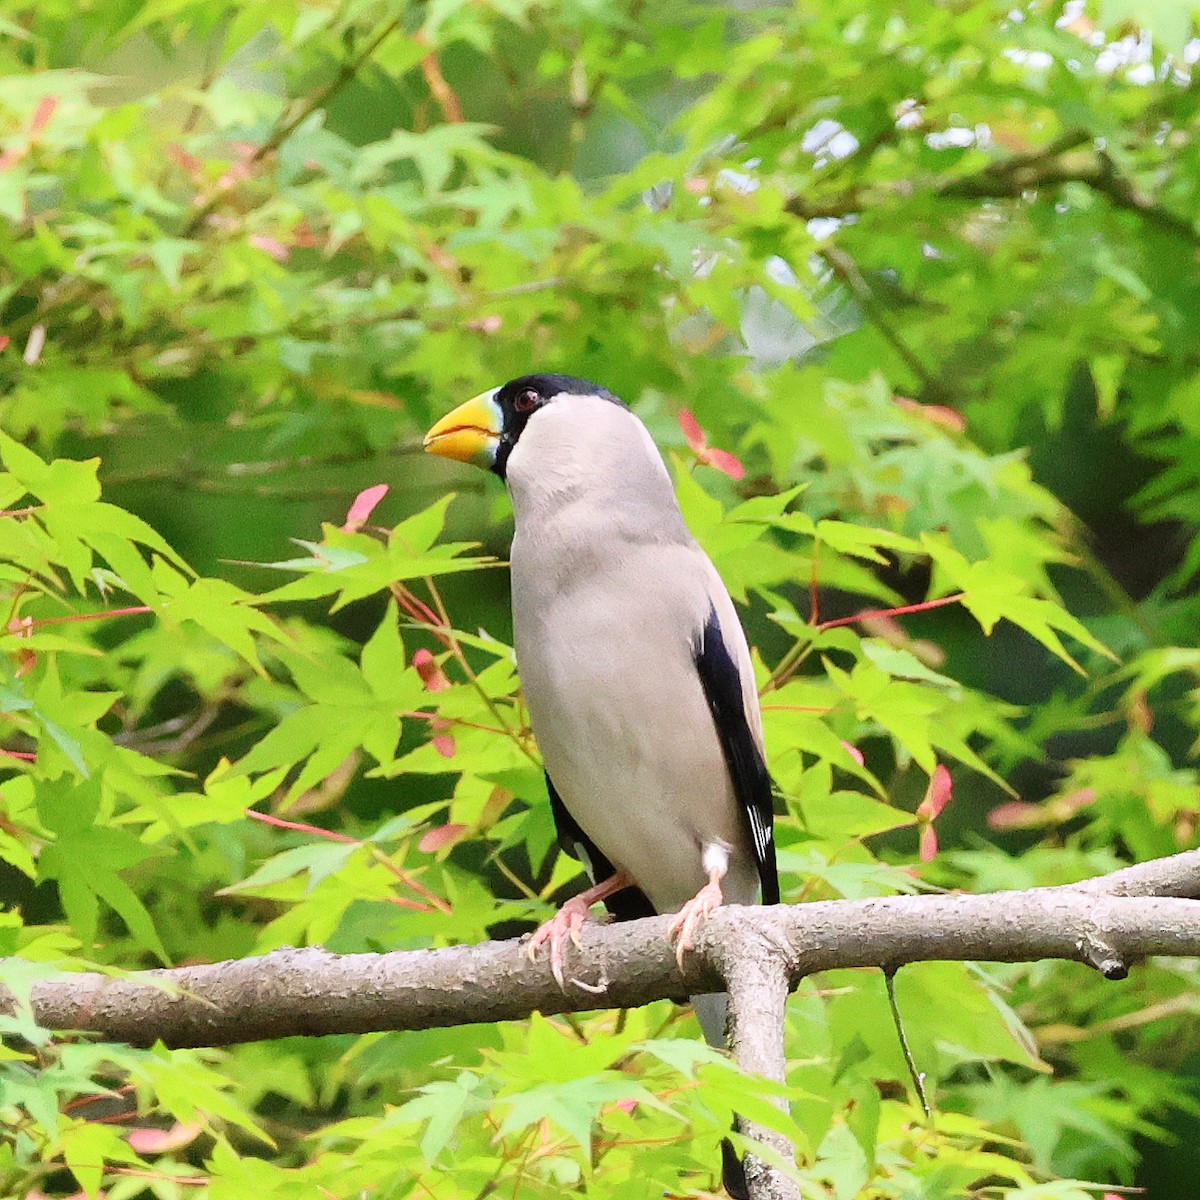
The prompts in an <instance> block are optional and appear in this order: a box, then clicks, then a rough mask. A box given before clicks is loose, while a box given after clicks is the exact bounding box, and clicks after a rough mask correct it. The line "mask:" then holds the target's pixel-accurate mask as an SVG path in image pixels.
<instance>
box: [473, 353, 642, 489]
mask: <svg viewBox="0 0 1200 1200" xmlns="http://www.w3.org/2000/svg"><path fill="white" fill-rule="evenodd" d="M557 396H599V397H600V399H601V400H607V401H609V403H610V404H619V405H620V406H621V407H622V408H626V407H627V405H626V404H625V402H624V401H623V400H619V399H618V398H617V397H616V396H614V395H613V394H612V392H610V391H609V390H608V389H607V388H602V387H601V386H600V385H599V384H598V383H590V382H589V381H588V380H586V379H577V378H576V377H575V376H574V375H521V376H518V377H517V378H516V379H511V380H509V382H508V383H506V384H505V385H504V386H503V387H501V388H497V390H496V393H495V396H494V402H495V404H496V406H497V407H498V408H499V409H500V412H501V414H502V420H503V425H502V430H503V432H502V433H501V436H500V445H499V446H498V447H497V449H496V457H495V460H494V461H493V463H492V470H493V471H495V472H496V474H497V475H499V476H500V478H501V479H503V478H504V477H505V472H506V470H507V466H508V456H509V455H510V454H511V453H512V449H513V447H514V446H515V445H516V444H517V441H518V439H519V438H520V436H521V434H522V432H523V431H524V429H525V426H526V425H527V424H528V423H529V418H530V417H532V416H533V414H534V413H535V412H537V411H538V409H540V408H544V407H545V406H546V405H547V404H549V403H550V402H551V401H552V400H553V399H555V397H557Z"/></svg>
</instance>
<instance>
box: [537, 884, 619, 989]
mask: <svg viewBox="0 0 1200 1200" xmlns="http://www.w3.org/2000/svg"><path fill="white" fill-rule="evenodd" d="M632 886H633V880H632V879H630V878H629V876H628V875H626V874H625V872H624V871H618V872H617V873H616V874H615V875H613V876H611V877H610V878H608V879H605V880H602V881H601V882H600V883H597V884H594V885H593V886H592V887H590V888H588V889H587V891H584V892H580V893H579V895H578V896H572V897H571V899H570V900H568V901H567V902H566V904H564V905H563V906H562V908H560V909H559V910H558V912H556V913H555V914H554V916H553V917H551V918H550V920H549V921H547V922H545V924H543V925H539V926H538V927H537V929H536V930H535V931H534V934H533V936H532V937H531V938H530V939H529V945H527V946H526V947H525V953H526V954H528V955H529V958H530V960H531V961H534V962H536V961H537V954H538V951H539V950H540V949H541V948H542V944H543V943H544V942H549V943H550V970H551V972H552V973H553V975H554V978H555V980H556V981H557V982H558V986H559V987H560V988H561V987H563V986H564V983H563V947H564V946H565V945H566V943H567V939H568V938H570V939H571V941H573V942H574V943H575V945H576V946H578V945H579V931H580V929H582V928H583V923H584V921H585V920H586V919H587V916H588V909H589V908H591V907H592V905H593V904H598V903H599V902H600V901H601V900H605V899H607V898H608V897H609V896H611V895H612V894H613V893H614V892H619V891H621V890H622V889H623V888H627V887H632Z"/></svg>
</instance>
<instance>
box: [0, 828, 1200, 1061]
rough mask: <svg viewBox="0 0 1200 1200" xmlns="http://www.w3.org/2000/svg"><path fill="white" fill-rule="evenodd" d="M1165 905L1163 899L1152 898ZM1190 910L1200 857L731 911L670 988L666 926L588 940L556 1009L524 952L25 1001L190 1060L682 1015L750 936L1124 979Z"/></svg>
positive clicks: (319, 968)
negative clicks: (665, 1001) (1076, 968)
mask: <svg viewBox="0 0 1200 1200" xmlns="http://www.w3.org/2000/svg"><path fill="white" fill-rule="evenodd" d="M1160 889H1161V890H1162V891H1164V892H1166V893H1168V895H1167V896H1157V895H1154V894H1153V893H1154V892H1155V891H1157V890H1160ZM1111 892H1116V893H1122V892H1127V893H1133V894H1128V895H1123V894H1110V893H1111ZM1194 894H1200V851H1192V852H1190V853H1188V854H1181V855H1176V856H1175V857H1173V858H1168V859H1162V860H1159V861H1158V862H1155V863H1145V864H1142V865H1141V866H1139V867H1131V868H1128V869H1127V870H1125V871H1119V872H1116V873H1114V874H1113V875H1111V876H1107V877H1102V878H1100V879H1097V880H1091V881H1089V882H1088V883H1086V884H1082V885H1075V886H1072V887H1058V888H1043V889H1034V890H1031V891H1024V892H999V893H995V894H992V895H985V896H966V895H948V896H891V897H886V898H882V899H876V900H856V901H822V902H818V903H813V904H800V905H777V906H774V907H771V908H739V907H726V908H722V909H720V910H719V911H718V912H717V913H716V914H715V915H714V917H713V918H712V920H711V921H710V922H709V923H708V925H707V926H706V928H705V929H704V931H703V932H702V935H701V938H700V944H699V946H698V947H697V951H696V952H695V953H694V954H693V955H691V956H690V957H689V958H688V960H687V961H686V963H685V970H684V971H683V972H681V971H680V970H679V968H678V966H677V965H676V963H675V957H674V954H673V951H672V948H671V946H670V945H669V944H668V942H667V937H666V931H667V926H668V924H669V921H670V918H668V917H655V918H652V919H650V920H645V921H635V922H630V923H628V924H621V925H611V926H602V925H598V924H597V925H589V926H588V927H587V928H586V929H585V932H584V935H583V950H582V952H581V953H579V954H577V955H573V956H572V957H573V959H574V961H572V962H571V963H570V964H569V965H570V973H571V975H572V976H573V978H568V982H567V987H566V990H565V992H564V991H559V989H558V987H557V986H556V985H555V983H554V980H553V979H552V978H551V975H550V971H549V968H548V967H547V966H546V965H545V964H544V963H541V962H538V963H530V962H529V961H528V959H527V958H526V956H525V954H524V951H523V949H522V947H521V944H520V942H518V941H509V942H486V943H483V944H481V945H478V946H451V947H446V948H444V949H438V950H415V951H400V952H395V953H391V954H351V955H344V956H339V955H336V954H330V953H329V952H327V951H325V950H321V949H317V948H312V949H307V950H293V949H284V950H278V951H275V952H273V953H271V954H267V955H264V956H263V957H261V958H252V959H243V960H239V961H235V962H223V963H213V964H210V965H204V966H190V967H180V968H177V969H174V970H158V971H145V972H136V973H133V974H130V975H127V976H123V977H112V978H109V977H107V976H104V975H100V974H95V973H89V974H79V975H63V976H59V977H55V978H53V979H47V980H43V981H42V982H39V983H38V984H36V985H35V986H34V988H33V993H32V1000H33V1010H34V1014H35V1016H36V1018H37V1020H38V1022H39V1023H40V1024H41V1025H43V1026H45V1027H47V1028H51V1029H83V1030H91V1031H93V1032H95V1033H97V1034H99V1035H101V1036H102V1037H104V1038H107V1039H109V1040H114V1041H125V1042H130V1043H133V1044H136V1045H146V1044H148V1043H150V1042H153V1041H156V1040H161V1041H163V1042H164V1043H166V1044H167V1045H169V1046H202V1045H227V1044H230V1043H234V1042H245V1041H255V1040H259V1039H263V1038H276V1037H284V1036H289V1035H294V1034H310V1035H316V1034H329V1033H366V1032H369V1031H373V1030H387V1029H430V1028H435V1027H442V1026H450V1025H461V1024H467V1023H471V1022H475V1021H499V1020H512V1019H519V1018H521V1017H525V1016H528V1015H529V1014H530V1013H532V1012H534V1011H540V1012H543V1013H558V1012H567V1011H584V1010H589V1009H597V1008H629V1007H633V1006H636V1005H640V1004H646V1003H649V1002H650V1001H652V1000H657V999H661V998H664V997H667V998H672V999H678V1000H682V999H684V998H685V997H687V996H688V995H693V994H696V993H702V992H711V991H719V990H721V988H722V987H723V986H724V983H723V979H722V970H721V964H722V963H724V962H728V961H730V960H729V958H728V954H729V947H731V946H736V945H739V944H742V943H741V942H740V941H739V939H744V938H746V937H750V936H754V937H756V938H759V939H763V938H765V939H768V940H769V942H770V943H772V944H773V945H775V946H777V947H778V948H779V953H780V956H781V961H783V960H786V963H787V976H788V979H789V981H791V982H792V983H794V982H795V981H796V980H797V979H799V978H800V977H801V976H803V975H808V974H811V973H813V972H815V971H823V970H829V969H832V968H835V967H867V966H873V967H881V968H884V969H894V968H896V967H898V966H901V965H903V964H905V963H910V962H919V961H929V960H974V961H980V962H985V961H990V962H1027V961H1033V960H1035V959H1042V958H1063V959H1072V960H1074V961H1076V962H1083V963H1089V964H1090V965H1093V966H1096V967H1098V968H1100V969H1102V970H1104V971H1105V973H1106V974H1120V973H1121V971H1123V970H1125V969H1127V968H1128V967H1129V965H1131V964H1133V963H1135V962H1136V961H1138V960H1140V959H1143V958H1145V957H1146V956H1148V955H1154V954H1159V955H1175V956H1182V955H1187V956H1191V955H1198V956H1200V905H1198V904H1196V903H1195V902H1194V901H1192V900H1189V899H1181V898H1179V897H1180V896H1181V895H1194ZM8 1003H10V1004H11V998H10V999H9V1002H8ZM3 1007H5V1004H4V1002H3V998H2V996H0V1008H3Z"/></svg>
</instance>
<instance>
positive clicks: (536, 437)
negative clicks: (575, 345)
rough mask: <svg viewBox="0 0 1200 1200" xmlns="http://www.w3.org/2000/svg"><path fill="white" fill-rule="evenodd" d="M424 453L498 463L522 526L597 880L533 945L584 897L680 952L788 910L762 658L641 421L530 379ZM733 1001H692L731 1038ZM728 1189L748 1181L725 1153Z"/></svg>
mask: <svg viewBox="0 0 1200 1200" xmlns="http://www.w3.org/2000/svg"><path fill="white" fill-rule="evenodd" d="M425 448H426V449H427V450H428V451H430V452H431V453H433V454H440V455H442V456H444V457H446V458H452V459H457V460H459V461H463V462H471V463H474V464H476V465H478V466H482V467H486V468H489V469H491V470H492V471H494V472H495V473H496V474H497V475H499V476H500V478H501V479H503V480H504V481H505V483H506V484H507V485H508V490H509V493H510V495H511V496H512V503H513V512H514V516H515V519H516V534H515V536H514V538H513V544H512V555H511V572H512V606H513V630H514V642H515V649H516V656H517V666H518V670H519V671H520V676H521V683H522V686H523V688H524V692H525V699H526V703H527V704H528V706H529V715H530V720H531V723H532V726H533V732H534V736H535V737H536V738H537V742H538V746H539V748H540V749H541V753H542V758H543V761H544V763H545V767H546V783H547V787H548V790H549V793H550V806H551V810H552V812H553V814H554V820H555V825H556V828H557V831H558V836H559V841H560V843H561V845H562V846H563V848H564V849H565V850H566V852H567V853H568V854H570V855H572V856H573V857H575V858H577V859H579V860H580V861H581V862H582V863H583V865H584V867H585V869H586V871H587V873H588V875H589V877H590V879H591V883H592V886H591V887H589V888H588V889H587V890H586V891H584V892H583V893H581V894H580V895H579V896H576V897H574V898H573V899H571V900H568V901H567V903H566V904H565V905H564V906H563V908H562V909H561V910H560V911H559V913H558V914H557V915H556V916H555V917H554V918H553V920H551V921H549V922H547V923H546V924H545V925H543V926H542V927H541V928H540V929H539V930H538V931H537V933H535V934H534V937H533V939H532V941H531V943H530V947H531V953H536V951H537V949H538V948H539V947H540V946H542V945H544V944H548V945H549V956H550V962H551V967H552V969H553V970H554V973H555V976H556V978H558V980H559V982H560V984H561V982H562V954H563V949H564V946H565V943H566V941H567V940H568V939H575V938H576V937H577V934H578V931H579V927H580V925H581V924H582V921H583V919H584V916H585V914H586V913H587V910H588V908H589V907H590V905H592V904H594V903H596V902H598V901H600V900H604V901H605V903H606V905H607V907H608V908H609V910H610V911H611V912H612V913H613V915H614V917H615V918H616V919H618V920H628V919H632V918H636V917H643V916H651V915H653V914H655V913H675V914H676V917H675V920H674V922H673V923H672V926H671V934H672V936H673V937H674V938H675V939H676V946H677V953H678V955H679V956H680V959H681V961H682V956H683V954H684V953H685V952H686V951H687V950H688V949H690V948H691V947H692V945H693V943H694V937H695V933H696V930H697V928H698V926H699V925H700V924H701V923H702V922H703V921H704V920H705V919H706V918H707V917H708V916H710V915H711V914H712V912H713V911H714V910H715V909H716V907H717V906H718V905H720V904H721V903H722V902H723V901H728V902H731V903H734V904H753V903H755V902H757V901H758V900H759V898H760V896H761V899H762V902H763V903H765V904H775V903H778V901H779V880H778V875H777V871H776V866H775V844H774V840H773V833H772V791H771V781H770V777H769V775H768V773H767V768H766V763H765V761H764V757H763V744H762V719H761V715H760V711H759V705H758V695H757V692H756V690H755V685H754V674H753V670H752V667H751V662H750V651H749V648H748V647H747V645H746V637H745V634H744V633H743V631H742V627H741V624H740V622H739V621H738V617H737V613H736V611H735V609H734V606H733V602H732V600H730V598H729V592H728V591H727V590H726V588H725V585H724V584H723V583H722V582H721V578H720V576H719V575H718V574H717V571H716V568H715V567H714V566H713V564H712V562H711V560H710V559H709V558H708V556H707V555H706V554H705V553H704V551H703V550H701V548H700V547H699V545H698V544H697V543H696V540H695V539H694V538H693V537H692V535H691V534H690V533H689V532H688V529H687V526H686V525H685V524H684V520H683V516H682V514H681V513H680V511H679V505H678V503H677V501H676V499H675V492H674V489H673V487H672V485H671V479H670V476H669V475H668V474H667V470H666V467H665V466H664V464H663V460H662V457H661V456H660V454H659V452H658V449H657V448H656V447H655V445H654V442H653V440H652V439H651V437H650V434H649V433H648V432H647V430H646V427H645V426H644V425H643V424H642V423H641V421H640V420H638V418H637V417H636V416H635V415H634V414H633V412H632V411H631V410H630V409H629V408H628V407H627V406H626V405H625V404H623V403H622V402H621V401H620V400H618V399H617V398H616V397H615V396H614V395H612V393H610V392H608V391H606V390H605V389H604V388H602V387H599V386H597V385H596V384H594V383H588V382H586V381H584V380H581V379H575V378H573V377H571V376H568V375H523V376H521V377H520V378H519V379H514V380H512V381H511V382H510V383H506V384H505V385H504V386H503V387H499V388H496V389H494V390H493V391H490V392H485V393H483V394H482V395H480V396H476V397H475V398H474V399H473V400H468V401H467V403H465V404H463V405H461V406H459V407H458V408H456V409H455V410H454V411H453V412H451V413H449V414H448V415H447V416H445V417H443V418H442V419H441V420H440V421H438V422H437V424H436V425H434V426H433V428H432V429H430V431H429V433H428V434H427V435H426V437H425ZM725 1000H726V998H725V996H724V995H715V996H697V997H694V998H693V1002H694V1004H695V1007H696V1013H697V1016H698V1017H699V1018H700V1022H701V1025H702V1026H703V1028H704V1032H705V1036H706V1038H707V1039H708V1041H709V1042H711V1043H712V1044H714V1045H723V1044H724V1031H725V1030H724V1027H725ZM725 1168H726V1170H725V1176H726V1186H727V1188H728V1189H729V1190H730V1191H731V1192H734V1193H735V1194H736V1191H740V1190H742V1189H744V1186H745V1184H744V1178H739V1177H740V1176H741V1164H740V1163H738V1161H737V1158H736V1155H734V1154H733V1153H732V1148H731V1147H729V1145H728V1143H726V1153H725Z"/></svg>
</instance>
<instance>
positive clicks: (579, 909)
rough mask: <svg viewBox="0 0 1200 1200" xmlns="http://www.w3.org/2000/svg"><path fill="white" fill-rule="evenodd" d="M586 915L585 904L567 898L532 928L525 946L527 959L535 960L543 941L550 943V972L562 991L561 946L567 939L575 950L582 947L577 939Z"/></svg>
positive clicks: (564, 985) (564, 987) (564, 983)
mask: <svg viewBox="0 0 1200 1200" xmlns="http://www.w3.org/2000/svg"><path fill="white" fill-rule="evenodd" d="M587 916H588V910H587V907H586V905H581V904H577V903H576V902H575V900H574V899H571V900H568V901H567V902H566V904H564V905H563V906H562V908H560V909H559V910H558V912H556V913H555V914H554V916H552V917H551V918H550V920H549V921H546V922H545V923H544V924H542V925H539V926H538V927H537V929H536V930H534V932H533V936H532V937H530V939H529V944H528V945H527V946H526V947H525V953H526V954H527V955H528V956H529V961H530V962H537V957H538V951H539V950H540V949H541V948H542V946H543V945H545V943H547V942H549V943H550V973H551V974H552V975H553V976H554V981H555V983H557V984H558V986H559V988H560V990H562V991H566V982H565V978H564V975H563V947H564V946H565V945H566V943H567V941H568V939H569V940H570V941H572V942H574V943H575V948H576V949H577V950H581V949H582V948H583V943H582V942H581V941H580V939H579V931H580V930H581V929H582V928H583V923H584V921H585V920H586V919H587Z"/></svg>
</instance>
